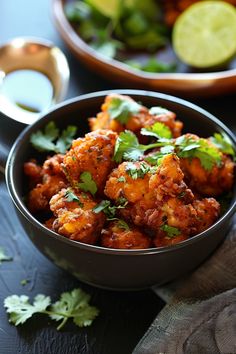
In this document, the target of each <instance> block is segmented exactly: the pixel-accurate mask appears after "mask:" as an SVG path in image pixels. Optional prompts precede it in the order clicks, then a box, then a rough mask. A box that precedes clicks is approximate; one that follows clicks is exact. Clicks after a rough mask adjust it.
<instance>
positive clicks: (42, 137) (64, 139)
mask: <svg viewBox="0 0 236 354" xmlns="http://www.w3.org/2000/svg"><path fill="white" fill-rule="evenodd" d="M76 131H77V128H76V127H75V126H73V125H69V126H68V127H67V128H66V129H64V130H63V131H62V133H61V135H60V136H59V129H58V128H57V127H56V124H55V123H54V122H49V123H48V124H47V125H46V126H45V128H44V130H38V131H36V133H33V134H31V136H30V142H31V144H32V145H33V146H34V148H35V149H37V150H38V151H54V152H56V153H61V154H64V153H65V152H66V150H67V149H68V148H69V147H70V145H71V143H72V140H73V138H74V136H75V134H76ZM56 139H57V140H56Z"/></svg>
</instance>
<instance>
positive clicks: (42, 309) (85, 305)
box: [4, 289, 99, 330]
mask: <svg viewBox="0 0 236 354" xmlns="http://www.w3.org/2000/svg"><path fill="white" fill-rule="evenodd" d="M89 301H90V296H89V295H88V294H86V293H85V292H84V291H82V290H81V289H74V290H72V291H71V292H65V293H63V294H62V295H61V297H60V299H59V300H58V301H56V302H55V303H54V304H52V305H51V306H50V307H49V305H50V304H51V299H50V297H49V296H45V295H41V294H39V295H37V296H36V297H35V298H34V301H33V304H32V305H31V304H30V302H29V297H28V296H26V295H21V296H18V295H11V296H8V297H7V298H6V299H5V300H4V307H5V308H6V312H7V313H8V314H9V321H10V322H12V323H13V324H14V325H15V326H18V325H19V324H23V323H24V322H26V321H27V320H28V319H29V318H31V317H32V316H33V315H34V314H35V313H41V314H45V315H49V316H50V318H51V319H52V320H54V321H61V323H60V324H59V326H58V327H57V329H58V330H60V329H61V328H62V327H63V326H64V325H65V323H66V322H67V321H68V319H69V318H72V319H73V321H74V323H75V324H76V325H77V326H79V327H84V326H89V325H91V324H92V322H93V320H94V319H95V317H96V316H97V315H98V313H99V311H98V309H97V308H96V307H93V306H90V305H89ZM48 307H49V309H48Z"/></svg>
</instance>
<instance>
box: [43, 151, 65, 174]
mask: <svg viewBox="0 0 236 354" xmlns="http://www.w3.org/2000/svg"><path fill="white" fill-rule="evenodd" d="M63 159H64V155H62V154H56V155H54V156H52V157H48V158H47V160H45V161H44V164H43V171H44V172H45V173H47V174H49V175H51V176H53V175H61V176H63V177H65V174H64V171H63V167H62V162H63Z"/></svg>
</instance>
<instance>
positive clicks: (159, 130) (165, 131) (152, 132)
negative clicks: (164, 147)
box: [141, 122, 172, 139]
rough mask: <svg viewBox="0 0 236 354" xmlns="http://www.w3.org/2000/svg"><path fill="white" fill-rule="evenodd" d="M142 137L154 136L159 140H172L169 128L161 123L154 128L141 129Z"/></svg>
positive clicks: (154, 125)
mask: <svg viewBox="0 0 236 354" xmlns="http://www.w3.org/2000/svg"><path fill="white" fill-rule="evenodd" d="M141 134H142V135H147V136H154V137H155V138H157V139H162V138H164V139H171V138H172V133H171V130H170V128H169V127H167V126H166V125H165V124H163V123H161V122H156V123H154V124H153V125H152V126H150V127H147V128H142V129H141Z"/></svg>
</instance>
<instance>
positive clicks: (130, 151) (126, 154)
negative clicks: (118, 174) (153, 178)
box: [114, 130, 165, 162]
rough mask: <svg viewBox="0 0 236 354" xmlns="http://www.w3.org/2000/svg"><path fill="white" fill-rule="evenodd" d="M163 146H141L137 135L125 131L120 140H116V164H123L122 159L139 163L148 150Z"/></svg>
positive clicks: (158, 144) (160, 144)
mask: <svg viewBox="0 0 236 354" xmlns="http://www.w3.org/2000/svg"><path fill="white" fill-rule="evenodd" d="M163 144H165V143H161V142H160V143H159V142H158V143H155V144H149V145H142V144H139V142H138V139H137V137H136V135H135V134H134V133H132V132H131V131H129V130H125V131H124V132H122V133H120V135H119V137H118V139H117V140H116V145H115V150H114V160H115V161H116V162H121V161H122V159H124V160H128V161H138V160H139V159H140V158H141V157H143V155H144V152H145V151H146V150H149V149H152V148H155V147H159V146H162V145H163Z"/></svg>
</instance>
